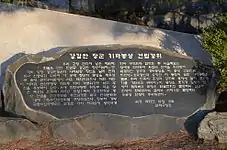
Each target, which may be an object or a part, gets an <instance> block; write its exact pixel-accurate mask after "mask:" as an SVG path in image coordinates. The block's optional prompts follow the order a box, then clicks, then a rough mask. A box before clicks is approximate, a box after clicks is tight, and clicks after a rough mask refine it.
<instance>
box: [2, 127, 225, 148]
mask: <svg viewBox="0 0 227 150" xmlns="http://www.w3.org/2000/svg"><path fill="white" fill-rule="evenodd" d="M46 131H47V130H46ZM51 137H52V136H51V134H49V133H48V132H44V131H43V132H42V134H41V137H40V141H38V142H35V141H31V140H28V139H21V140H19V141H13V142H10V143H7V144H4V145H0V150H221V148H220V145H219V144H218V143H217V142H216V141H203V140H198V139H195V138H193V137H191V136H189V135H188V134H187V132H185V131H182V132H179V133H168V134H165V135H162V136H157V137H154V138H151V139H141V140H137V141H120V142H114V143H110V144H105V145H97V146H88V145H77V144H72V143H67V142H66V141H64V140H61V139H52V138H51ZM222 149H223V148H222Z"/></svg>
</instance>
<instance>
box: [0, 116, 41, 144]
mask: <svg viewBox="0 0 227 150" xmlns="http://www.w3.org/2000/svg"><path fill="white" fill-rule="evenodd" d="M40 134H41V131H40V129H39V128H38V127H37V126H36V125H34V124H33V123H32V122H30V121H28V120H26V119H20V118H3V117H0V139H1V140H0V143H7V142H11V141H14V140H20V139H22V138H27V139H30V140H33V141H38V140H39V139H40Z"/></svg>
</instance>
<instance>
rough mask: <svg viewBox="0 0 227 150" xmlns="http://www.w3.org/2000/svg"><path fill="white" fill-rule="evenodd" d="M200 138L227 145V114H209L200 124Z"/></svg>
mask: <svg viewBox="0 0 227 150" xmlns="http://www.w3.org/2000/svg"><path fill="white" fill-rule="evenodd" d="M198 137H199V138H201V139H204V140H214V139H218V141H219V143H222V144H227V112H212V113H209V114H208V115H207V116H206V117H205V118H204V119H203V120H202V122H201V123H200V126H199V128H198Z"/></svg>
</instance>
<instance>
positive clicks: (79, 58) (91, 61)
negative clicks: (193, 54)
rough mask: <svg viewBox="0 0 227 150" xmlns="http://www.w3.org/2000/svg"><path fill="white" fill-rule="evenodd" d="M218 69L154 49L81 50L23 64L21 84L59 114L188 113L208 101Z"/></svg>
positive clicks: (38, 103) (29, 97) (36, 105)
mask: <svg viewBox="0 0 227 150" xmlns="http://www.w3.org/2000/svg"><path fill="white" fill-rule="evenodd" d="M213 73H214V68H213V67H211V66H207V65H204V64H201V63H198V62H195V61H194V60H192V59H188V58H182V57H178V56H174V55H172V54H166V53H163V52H158V51H153V50H150V49H138V48H124V49H123V48H122V49H118V50H110V49H109V50H108V49H105V50H97V49H96V50H77V49H75V50H70V51H67V52H66V53H64V54H63V55H62V56H61V57H59V58H58V59H55V60H51V61H47V62H43V63H38V64H35V63H30V62H28V63H26V64H24V65H22V66H21V67H20V68H19V69H18V71H17V72H16V82H17V85H18V87H19V89H20V91H21V93H22V95H23V99H24V101H25V103H26V104H27V106H28V107H30V108H31V109H34V110H42V111H44V112H47V113H49V114H52V115H54V116H56V117H59V118H70V117H78V116H81V115H86V114H90V113H110V114H118V115H125V116H130V117H140V116H147V115H152V114H165V115H168V116H176V117H184V116H188V115H190V114H191V113H193V112H194V111H196V110H197V109H198V108H200V107H201V106H203V105H204V104H205V103H206V92H207V89H208V86H209V83H210V81H211V80H212V77H213ZM214 90H215V89H214Z"/></svg>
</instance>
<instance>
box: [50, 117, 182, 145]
mask: <svg viewBox="0 0 227 150" xmlns="http://www.w3.org/2000/svg"><path fill="white" fill-rule="evenodd" d="M50 128H51V130H52V133H53V136H54V138H61V139H64V140H66V141H69V142H73V143H77V144H88V145H98V144H106V143H111V142H114V141H122V140H127V141H128V140H137V139H141V138H151V137H153V136H155V135H160V134H164V133H171V132H179V131H181V130H183V129H184V119H182V118H174V117H167V116H164V115H153V116H147V117H141V118H130V117H123V116H117V115H116V116H114V115H95V114H93V115H88V116H85V117H81V118H77V119H67V120H57V121H54V122H52V123H50Z"/></svg>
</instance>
